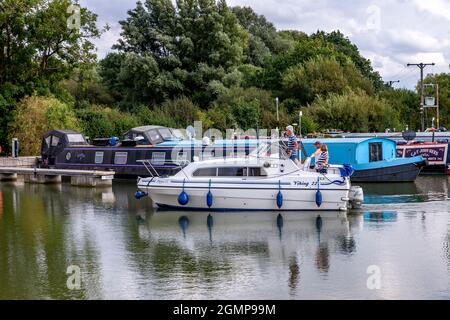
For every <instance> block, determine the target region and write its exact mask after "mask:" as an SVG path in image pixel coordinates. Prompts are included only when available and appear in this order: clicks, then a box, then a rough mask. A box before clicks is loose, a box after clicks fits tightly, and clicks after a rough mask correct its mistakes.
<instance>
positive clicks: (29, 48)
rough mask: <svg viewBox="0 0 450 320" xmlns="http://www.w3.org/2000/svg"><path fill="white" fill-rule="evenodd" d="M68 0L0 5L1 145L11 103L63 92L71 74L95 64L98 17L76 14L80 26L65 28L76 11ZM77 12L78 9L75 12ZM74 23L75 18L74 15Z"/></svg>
mask: <svg viewBox="0 0 450 320" xmlns="http://www.w3.org/2000/svg"><path fill="white" fill-rule="evenodd" d="M73 4H75V1H72V0H2V1H1V2H0V144H3V145H4V144H6V143H7V141H6V136H7V135H6V129H5V128H6V127H7V121H10V120H11V112H12V110H13V108H14V106H15V103H16V102H17V101H18V100H19V99H21V98H22V97H23V96H25V95H30V94H32V93H33V92H37V93H39V94H51V93H57V92H60V91H61V88H60V86H59V83H60V81H61V80H62V79H67V78H69V77H70V75H71V73H72V71H73V70H74V69H75V68H77V67H80V66H82V65H85V64H90V65H93V64H94V63H95V54H94V45H93V44H92V42H91V39H92V38H93V37H96V36H98V35H99V30H98V28H97V26H96V19H97V16H96V15H95V14H94V13H92V12H90V11H89V10H87V9H86V8H80V10H79V22H80V23H79V28H78V26H77V27H76V28H70V27H68V20H69V19H70V18H71V17H72V15H73V14H74V13H75V14H77V12H71V10H68V9H69V7H70V6H71V5H73ZM76 11H77V10H76ZM75 19H76V20H78V16H77V17H75Z"/></svg>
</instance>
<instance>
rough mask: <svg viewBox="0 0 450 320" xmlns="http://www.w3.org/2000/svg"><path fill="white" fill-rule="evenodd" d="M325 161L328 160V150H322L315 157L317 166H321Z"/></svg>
mask: <svg viewBox="0 0 450 320" xmlns="http://www.w3.org/2000/svg"><path fill="white" fill-rule="evenodd" d="M327 161H328V152H327V151H322V152H321V153H320V155H319V156H318V157H317V160H316V165H317V167H323V166H324V165H325V163H326V162H327Z"/></svg>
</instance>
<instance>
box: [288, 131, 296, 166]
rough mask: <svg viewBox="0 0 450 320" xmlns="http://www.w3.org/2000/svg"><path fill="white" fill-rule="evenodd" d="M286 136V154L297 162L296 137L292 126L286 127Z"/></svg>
mask: <svg viewBox="0 0 450 320" xmlns="http://www.w3.org/2000/svg"><path fill="white" fill-rule="evenodd" d="M286 137H287V139H288V148H287V155H288V157H289V158H290V159H291V160H292V161H294V162H295V163H297V150H298V142H297V137H296V136H295V134H294V127H293V126H287V127H286Z"/></svg>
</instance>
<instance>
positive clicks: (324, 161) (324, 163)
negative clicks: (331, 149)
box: [315, 144, 330, 173]
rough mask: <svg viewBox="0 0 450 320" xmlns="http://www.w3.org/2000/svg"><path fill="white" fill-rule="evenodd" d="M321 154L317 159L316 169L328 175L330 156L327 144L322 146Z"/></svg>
mask: <svg viewBox="0 0 450 320" xmlns="http://www.w3.org/2000/svg"><path fill="white" fill-rule="evenodd" d="M320 151H321V152H320V154H319V155H318V156H317V157H316V159H317V160H316V165H315V169H316V171H317V172H320V173H327V167H328V163H329V161H330V156H329V155H328V147H327V145H326V144H322V145H321V146H320Z"/></svg>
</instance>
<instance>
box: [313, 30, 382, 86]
mask: <svg viewBox="0 0 450 320" xmlns="http://www.w3.org/2000/svg"><path fill="white" fill-rule="evenodd" d="M311 37H312V38H313V39H323V40H325V41H326V42H328V43H331V44H332V45H333V47H334V48H335V50H336V51H337V52H340V53H343V54H344V55H346V56H347V57H349V58H350V59H351V60H352V61H353V63H354V64H355V66H356V68H357V69H358V70H359V72H360V73H361V74H362V75H363V76H364V77H366V78H367V79H369V80H370V81H371V82H372V84H373V86H374V88H375V89H376V90H380V89H382V88H383V85H384V83H383V80H382V78H381V76H380V74H379V73H378V72H376V71H374V70H373V68H372V63H371V62H370V60H369V59H366V58H364V57H363V56H362V55H361V53H360V52H359V49H358V47H357V46H356V45H354V44H353V43H351V41H350V40H349V39H348V37H346V36H345V35H344V34H342V33H341V32H340V31H339V30H337V31H332V32H330V33H327V32H324V31H317V32H316V33H314V34H313V35H311Z"/></svg>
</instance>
